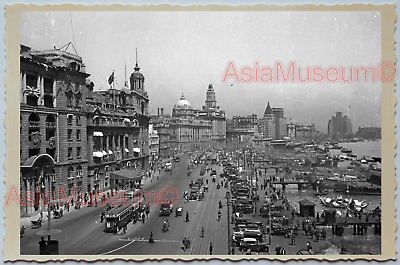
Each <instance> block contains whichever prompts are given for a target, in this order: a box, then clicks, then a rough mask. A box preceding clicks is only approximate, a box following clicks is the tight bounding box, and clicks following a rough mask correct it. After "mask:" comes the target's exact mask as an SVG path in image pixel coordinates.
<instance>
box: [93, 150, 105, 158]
mask: <svg viewBox="0 0 400 265" xmlns="http://www.w3.org/2000/svg"><path fill="white" fill-rule="evenodd" d="M93 157H103V152H101V151H98V152H93Z"/></svg>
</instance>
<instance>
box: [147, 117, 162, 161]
mask: <svg viewBox="0 0 400 265" xmlns="http://www.w3.org/2000/svg"><path fill="white" fill-rule="evenodd" d="M159 148H160V138H159V135H158V132H157V130H155V129H154V124H149V156H150V168H153V165H154V164H155V163H156V161H157V160H158V158H159V154H160V150H159Z"/></svg>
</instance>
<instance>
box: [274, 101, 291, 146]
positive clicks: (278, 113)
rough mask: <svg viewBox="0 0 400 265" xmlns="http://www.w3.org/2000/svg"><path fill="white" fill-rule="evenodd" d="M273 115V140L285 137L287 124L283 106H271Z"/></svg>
mask: <svg viewBox="0 0 400 265" xmlns="http://www.w3.org/2000/svg"><path fill="white" fill-rule="evenodd" d="M272 113H273V114H274V117H275V136H274V139H275V140H282V139H285V138H286V136H287V130H286V127H287V124H286V118H285V115H284V111H283V108H272Z"/></svg>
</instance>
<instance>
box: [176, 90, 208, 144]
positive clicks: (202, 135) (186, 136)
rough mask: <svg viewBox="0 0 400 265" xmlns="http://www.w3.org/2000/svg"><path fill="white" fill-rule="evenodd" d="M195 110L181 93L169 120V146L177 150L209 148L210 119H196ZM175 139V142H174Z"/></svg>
mask: <svg viewBox="0 0 400 265" xmlns="http://www.w3.org/2000/svg"><path fill="white" fill-rule="evenodd" d="M196 114H197V113H196V111H195V110H194V109H193V107H192V106H191V105H190V103H189V101H187V100H186V99H185V97H184V95H183V94H182V96H181V98H180V100H179V101H178V102H177V103H176V104H175V106H174V108H173V109H172V115H171V119H170V120H169V133H170V138H171V143H172V145H175V148H174V146H171V147H172V148H174V149H175V151H177V152H185V151H186V152H192V151H194V150H200V149H209V148H211V140H212V139H211V130H212V127H211V121H209V120H204V119H198V116H197V115H196ZM174 141H176V144H174Z"/></svg>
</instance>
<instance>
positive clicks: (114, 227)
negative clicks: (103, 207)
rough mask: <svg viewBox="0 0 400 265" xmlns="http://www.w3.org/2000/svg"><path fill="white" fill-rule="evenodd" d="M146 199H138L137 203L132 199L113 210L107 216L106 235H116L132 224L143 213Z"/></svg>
mask: <svg viewBox="0 0 400 265" xmlns="http://www.w3.org/2000/svg"><path fill="white" fill-rule="evenodd" d="M143 205H144V198H140V200H137V199H136V202H135V201H134V200H133V199H131V200H129V201H127V202H124V203H122V204H121V205H119V206H117V207H115V208H112V209H111V210H109V211H108V212H106V214H105V229H104V231H105V232H106V233H114V234H116V233H117V232H118V231H119V230H121V229H122V228H123V227H124V226H126V225H127V224H128V223H129V222H131V221H132V220H133V219H134V218H135V217H136V216H137V215H139V214H140V213H141V211H142V206H143Z"/></svg>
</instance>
